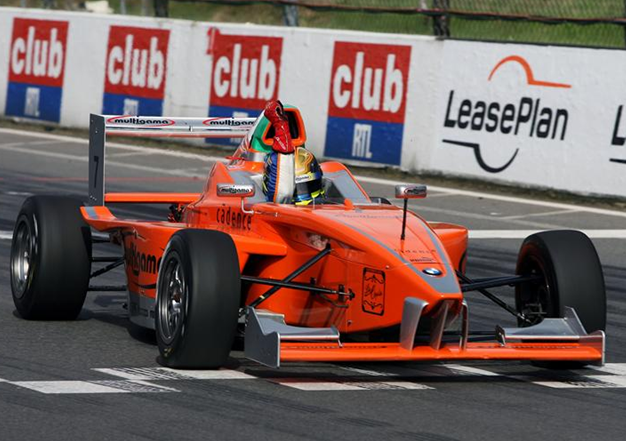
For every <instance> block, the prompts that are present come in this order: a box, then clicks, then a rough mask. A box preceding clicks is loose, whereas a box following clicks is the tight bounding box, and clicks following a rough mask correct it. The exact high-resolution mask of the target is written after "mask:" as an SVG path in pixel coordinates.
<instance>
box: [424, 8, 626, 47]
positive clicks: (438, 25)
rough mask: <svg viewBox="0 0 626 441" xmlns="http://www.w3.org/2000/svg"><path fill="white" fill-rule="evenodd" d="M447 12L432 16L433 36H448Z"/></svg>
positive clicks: (444, 9) (445, 9)
mask: <svg viewBox="0 0 626 441" xmlns="http://www.w3.org/2000/svg"><path fill="white" fill-rule="evenodd" d="M625 1H626V0H625ZM433 7H434V8H435V9H441V10H443V11H447V10H448V9H450V0H433ZM448 19H449V17H448V15H447V14H442V15H436V16H434V17H433V32H434V34H435V36H437V37H442V38H446V37H449V36H450V23H449V20H448Z"/></svg>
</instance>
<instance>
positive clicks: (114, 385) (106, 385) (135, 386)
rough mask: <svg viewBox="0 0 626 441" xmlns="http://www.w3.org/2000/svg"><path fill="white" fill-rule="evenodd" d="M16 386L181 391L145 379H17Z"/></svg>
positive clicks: (50, 390)
mask: <svg viewBox="0 0 626 441" xmlns="http://www.w3.org/2000/svg"><path fill="white" fill-rule="evenodd" d="M11 384H13V385H15V386H19V387H23V388H26V389H30V390H33V391H35V392H40V393H42V394H128V393H153V392H179V391H178V390H177V389H173V388H171V387H165V386H159V385H156V384H151V383H146V382H144V381H128V380H116V381H110V380H105V381H15V382H13V383H11Z"/></svg>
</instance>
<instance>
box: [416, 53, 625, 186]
mask: <svg viewBox="0 0 626 441" xmlns="http://www.w3.org/2000/svg"><path fill="white" fill-rule="evenodd" d="M617 55H623V54H622V53H621V52H614V51H600V50H589V49H588V50H583V49H575V48H558V47H540V46H524V45H506V44H487V43H469V42H447V43H446V45H445V46H444V54H443V66H444V68H443V70H442V74H441V80H440V87H439V99H438V108H437V121H436V130H437V134H436V137H435V139H436V142H435V146H434V150H433V152H432V156H431V158H432V161H431V163H430V164H429V165H428V168H429V169H430V170H432V171H439V172H443V173H453V174H455V175H466V176H474V177H480V178H483V179H494V180H499V181H505V182H519V183H521V184H524V185H535V186H542V187H552V188H558V189H561V190H567V191H574V192H587V193H608V192H614V194H618V193H619V194H624V195H626V189H625V187H624V185H623V184H626V181H625V178H624V176H626V174H625V173H624V171H626V164H625V165H618V164H622V163H626V161H625V159H626V148H621V149H620V147H622V146H624V144H626V137H625V136H624V135H626V124H625V123H622V119H621V109H622V107H621V106H622V105H623V102H624V98H623V97H625V96H626V84H624V83H623V82H622V81H619V80H618V79H617V77H616V76H615V75H614V73H611V72H603V71H606V69H607V67H608V66H611V67H610V70H611V71H614V72H618V71H621V69H622V68H623V67H626V65H625V64H626V59H625V57H624V56H621V57H617ZM455 67H456V68H455Z"/></svg>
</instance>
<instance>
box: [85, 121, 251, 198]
mask: <svg viewBox="0 0 626 441" xmlns="http://www.w3.org/2000/svg"><path fill="white" fill-rule="evenodd" d="M255 121H256V118H221V117H208V118H170V117H165V116H130V115H122V116H114V115H96V114H93V113H92V114H91V115H90V116H89V200H88V204H89V205H92V206H98V205H104V201H105V188H104V181H105V161H104V156H105V148H106V138H107V136H127V137H128V136H130V137H149V138H243V137H245V136H246V135H247V133H248V131H249V130H250V129H251V128H252V126H253V125H254V123H255Z"/></svg>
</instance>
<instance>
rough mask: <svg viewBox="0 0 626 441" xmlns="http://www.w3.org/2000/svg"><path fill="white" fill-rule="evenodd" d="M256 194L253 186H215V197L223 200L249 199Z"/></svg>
mask: <svg viewBox="0 0 626 441" xmlns="http://www.w3.org/2000/svg"><path fill="white" fill-rule="evenodd" d="M255 194H256V189H255V188H254V185H250V184H217V195H218V196H219V197H223V198H232V197H234V198H251V197H253V196H254V195H255Z"/></svg>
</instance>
